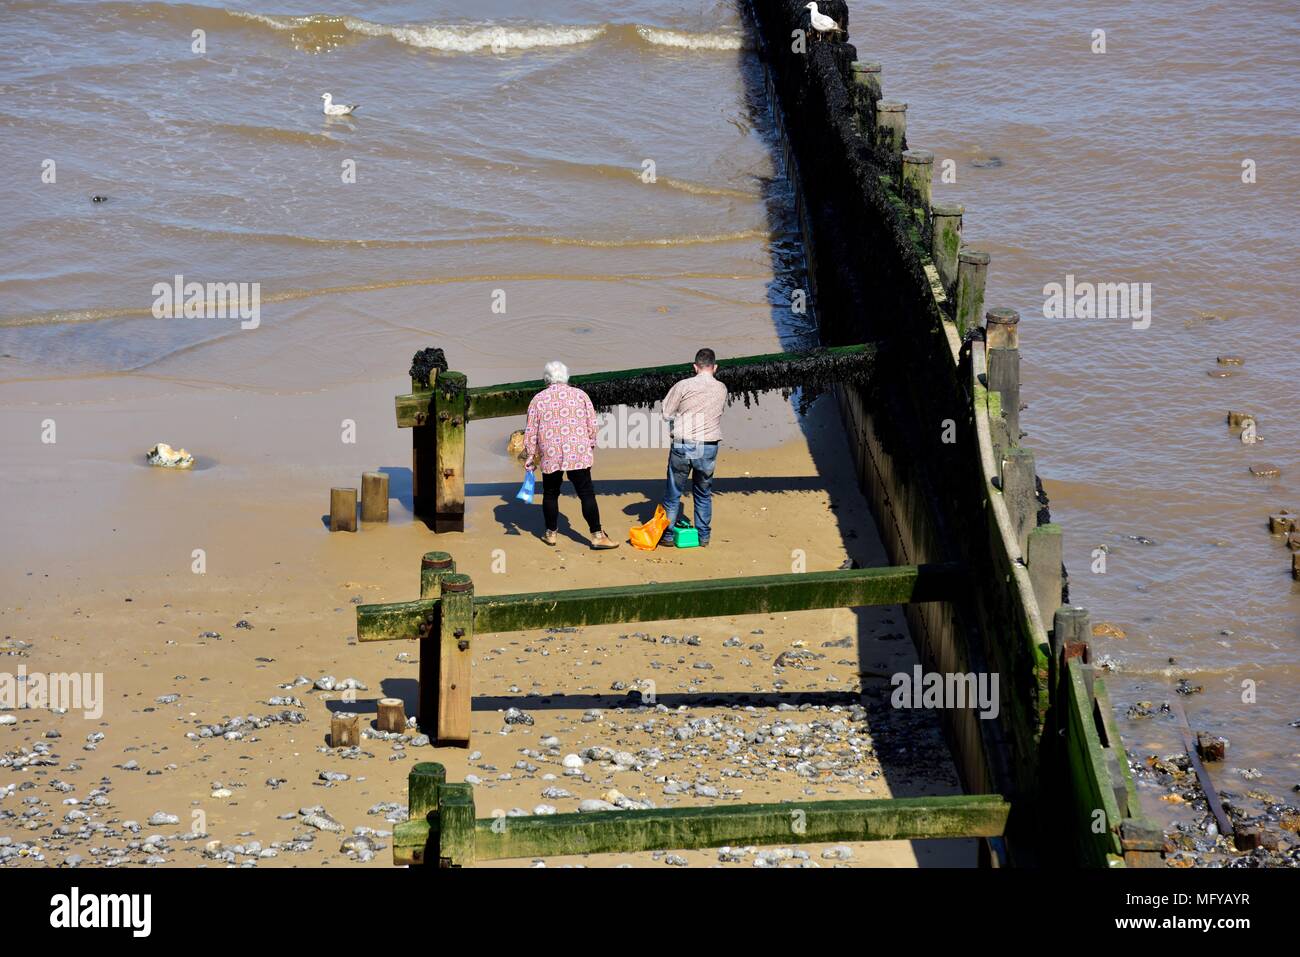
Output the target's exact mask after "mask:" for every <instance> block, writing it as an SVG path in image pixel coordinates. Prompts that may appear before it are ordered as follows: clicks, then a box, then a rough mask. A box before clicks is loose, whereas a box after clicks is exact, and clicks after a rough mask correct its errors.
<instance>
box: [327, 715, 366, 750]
mask: <svg viewBox="0 0 1300 957" xmlns="http://www.w3.org/2000/svg"><path fill="white" fill-rule="evenodd" d="M360 743H361V718H360V717H358V716H357V715H355V714H335V715H331V716H330V747H331V748H355V747H356V746H357V745H359V744H360Z"/></svg>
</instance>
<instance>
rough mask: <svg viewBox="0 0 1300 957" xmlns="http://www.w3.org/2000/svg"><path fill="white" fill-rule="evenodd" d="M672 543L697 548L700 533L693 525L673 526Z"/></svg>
mask: <svg viewBox="0 0 1300 957" xmlns="http://www.w3.org/2000/svg"><path fill="white" fill-rule="evenodd" d="M673 544H674V545H676V546H677V547H678V548H697V547H698V546H699V544H700V533H699V531H698V530H697V529H696V528H695V526H694V525H678V526H676V527H675V528H673Z"/></svg>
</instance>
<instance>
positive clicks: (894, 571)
mask: <svg viewBox="0 0 1300 957" xmlns="http://www.w3.org/2000/svg"><path fill="white" fill-rule="evenodd" d="M963 577H964V576H963V575H962V574H961V567H960V566H958V565H954V564H948V565H921V566H915V565H900V566H891V567H884V568H854V569H842V570H840V569H837V570H835V571H825V572H804V573H802V574H789V575H760V576H751V577H744V578H715V579H705V580H703V581H684V582H661V583H657V584H653V585H618V586H614V587H611V588H575V589H570V590H568V591H555V592H533V593H529V594H520V595H478V596H475V598H474V630H475V631H476V632H477V633H479V634H488V633H492V632H502V631H527V630H529V629H533V628H558V627H567V626H574V625H608V624H616V623H624V622H636V621H678V620H680V619H683V618H716V617H721V616H725V615H754V614H763V613H768V612H779V611H804V610H809V609H815V608H857V607H862V606H866V605H894V604H907V603H910V602H924V601H944V600H947V599H950V598H954V597H955V596H956V595H957V594H958V593H959V592H960V589H961V588H962V587H963ZM362 607H365V606H362ZM358 615H360V609H358ZM358 637H360V635H358Z"/></svg>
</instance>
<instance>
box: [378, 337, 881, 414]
mask: <svg viewBox="0 0 1300 957" xmlns="http://www.w3.org/2000/svg"><path fill="white" fill-rule="evenodd" d="M828 355H829V356H832V357H842V358H848V357H855V356H861V357H862V358H863V360H870V359H873V358H874V357H875V355H876V346H875V345H874V344H872V343H859V344H857V345H852V346H835V347H832V348H829V349H824V350H821V351H819V352H774V353H770V354H767V355H761V356H740V357H737V358H734V359H720V360H719V361H718V379H719V381H721V382H724V383H725V382H726V381H727V370H728V369H736V368H740V367H742V366H747V365H765V364H770V363H779V364H782V365H785V366H787V367H788V368H789V371H790V379H789V381H788V382H785V383H778V384H774V385H773V386H772V388H773V389H778V388H787V387H793V386H798V385H799V384H800V377H799V363H800V362H801V361H807V360H811V359H813V358H814V357H825V356H828ZM693 374H694V370H693V369H692V367H691V365H690V363H678V364H674V365H666V366H648V367H646V368H641V369H618V370H615V371H613V372H592V373H588V374H586V375H575V376H571V377H570V378H569V384H570V385H573V386H577V387H578V388H580V389H581V388H584V387H588V386H591V385H593V384H599V383H617V382H619V381H620V380H627V379H634V378H640V377H643V376H666V377H669V378H682V379H684V378H687V377H689V376H691V375H693ZM545 387H546V384H545V383H544V382H543V381H542V380H541V379H531V380H529V381H527V382H506V383H502V384H500V385H487V386H476V387H474V388H472V389H469V390H468V391H469V413H468V414H469V418H470V419H493V418H500V417H501V416H507V415H523V414H524V413H525V412H527V411H528V403H529V402H531V401H532V399H533V396H535V395H536V394H537V393H538V392H540V391H542V389H544V388H545ZM664 391H665V392H666V391H667V389H665V390H664ZM432 395H433V393H432V392H424V391H416V392H411V393H408V394H407V395H399V396H398V397H397V400H396V404H397V427H398V428H400V429H406V428H412V427H415V426H423V425H426V424H428V423H430V422H431V421H432V413H431V410H430V401H431V397H432Z"/></svg>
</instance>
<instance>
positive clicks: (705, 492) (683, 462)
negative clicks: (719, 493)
mask: <svg viewBox="0 0 1300 957" xmlns="http://www.w3.org/2000/svg"><path fill="white" fill-rule="evenodd" d="M717 461H718V446H717V445H716V444H713V445H709V444H707V443H704V442H674V443H673V444H672V448H670V449H669V450H668V483H667V485H666V486H665V488H664V511H665V512H667V513H668V527H669V528H672V527H673V523H675V522H676V521H677V513H678V512H679V511H680V510H681V507H682V495H683V494H684V493H685V491H686V485H687V483H688V482H689V483H690V486H691V499H692V501H693V502H694V503H695V527H696V529H698V530H699V533H700V541H701V542H707V541H708V540H709V520H710V519H711V518H712V517H713V467H714V465H715V464H716V463H717Z"/></svg>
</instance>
